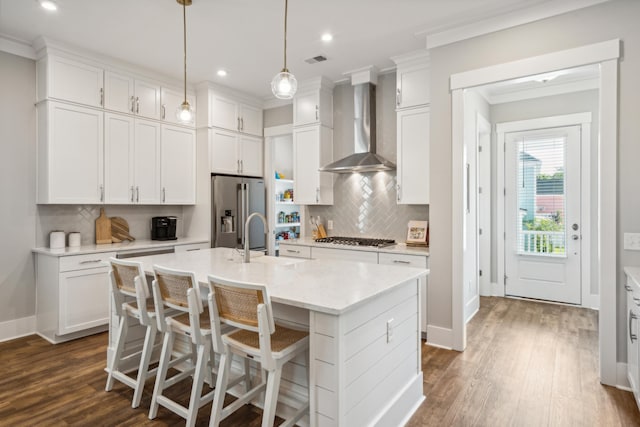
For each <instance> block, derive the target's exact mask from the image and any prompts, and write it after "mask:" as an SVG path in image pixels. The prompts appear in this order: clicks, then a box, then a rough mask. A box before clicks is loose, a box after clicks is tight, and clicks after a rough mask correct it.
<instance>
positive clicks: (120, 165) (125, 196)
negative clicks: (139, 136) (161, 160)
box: [104, 113, 135, 204]
mask: <svg viewBox="0 0 640 427" xmlns="http://www.w3.org/2000/svg"><path fill="white" fill-rule="evenodd" d="M104 126H105V129H104V155H105V158H104V178H105V202H106V203H109V204H128V203H133V202H134V188H133V185H134V180H133V171H134V164H133V147H134V134H135V132H134V119H133V117H129V116H125V115H122V114H112V113H105V115H104Z"/></svg>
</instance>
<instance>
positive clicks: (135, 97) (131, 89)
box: [104, 71, 161, 120]
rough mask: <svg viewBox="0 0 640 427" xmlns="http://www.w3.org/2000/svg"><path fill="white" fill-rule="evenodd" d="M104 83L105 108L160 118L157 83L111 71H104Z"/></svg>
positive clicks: (150, 117)
mask: <svg viewBox="0 0 640 427" xmlns="http://www.w3.org/2000/svg"><path fill="white" fill-rule="evenodd" d="M104 83H105V102H104V107H105V108H106V109H107V110H113V111H119V112H121V113H129V114H135V115H138V116H140V117H146V118H149V119H156V120H160V119H161V114H160V85H159V84H156V83H153V82H149V81H145V80H141V79H136V78H134V77H132V76H128V75H125V74H120V73H116V72H113V71H106V72H105V81H104Z"/></svg>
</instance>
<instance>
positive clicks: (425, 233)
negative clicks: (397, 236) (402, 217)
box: [406, 220, 429, 246]
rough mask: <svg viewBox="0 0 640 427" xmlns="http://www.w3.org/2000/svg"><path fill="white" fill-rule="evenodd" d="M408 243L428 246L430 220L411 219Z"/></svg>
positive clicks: (408, 228)
mask: <svg viewBox="0 0 640 427" xmlns="http://www.w3.org/2000/svg"><path fill="white" fill-rule="evenodd" d="M406 243H407V245H408V246H428V245H429V221H415V220H412V221H409V223H408V225H407V241H406Z"/></svg>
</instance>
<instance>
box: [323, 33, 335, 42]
mask: <svg viewBox="0 0 640 427" xmlns="http://www.w3.org/2000/svg"><path fill="white" fill-rule="evenodd" d="M331 40H333V36H332V35H331V34H330V33H324V34H323V35H322V41H323V42H330V41H331Z"/></svg>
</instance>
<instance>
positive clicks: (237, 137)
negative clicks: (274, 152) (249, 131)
mask: <svg viewBox="0 0 640 427" xmlns="http://www.w3.org/2000/svg"><path fill="white" fill-rule="evenodd" d="M263 152H264V143H263V140H262V138H256V137H253V136H248V135H242V134H238V133H237V132H231V131H227V130H223V129H217V128H212V129H210V130H209V155H210V159H209V162H210V165H211V172H212V173H223V174H230V175H245V176H258V177H260V176H262V174H263V170H264V168H263V157H264V156H263Z"/></svg>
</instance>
